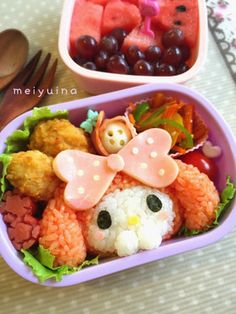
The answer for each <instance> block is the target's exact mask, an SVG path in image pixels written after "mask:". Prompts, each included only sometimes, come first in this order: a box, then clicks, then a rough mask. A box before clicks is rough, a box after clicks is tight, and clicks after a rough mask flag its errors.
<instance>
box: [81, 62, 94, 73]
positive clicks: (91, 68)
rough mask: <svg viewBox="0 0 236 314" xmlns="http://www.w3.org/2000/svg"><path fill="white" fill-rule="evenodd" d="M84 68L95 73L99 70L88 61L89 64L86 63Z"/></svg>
mask: <svg viewBox="0 0 236 314" xmlns="http://www.w3.org/2000/svg"><path fill="white" fill-rule="evenodd" d="M83 67H84V68H86V69H88V70H93V71H96V70H97V67H96V64H95V63H93V62H91V61H88V62H86V63H84V64H83Z"/></svg>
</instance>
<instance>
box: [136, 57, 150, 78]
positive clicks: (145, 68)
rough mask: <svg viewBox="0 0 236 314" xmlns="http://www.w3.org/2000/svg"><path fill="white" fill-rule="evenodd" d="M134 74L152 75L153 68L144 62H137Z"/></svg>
mask: <svg viewBox="0 0 236 314" xmlns="http://www.w3.org/2000/svg"><path fill="white" fill-rule="evenodd" d="M134 74H136V75H147V76H150V75H153V66H152V65H151V63H149V62H147V61H145V60H139V61H137V62H136V63H135V65H134Z"/></svg>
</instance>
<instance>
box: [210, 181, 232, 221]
mask: <svg viewBox="0 0 236 314" xmlns="http://www.w3.org/2000/svg"><path fill="white" fill-rule="evenodd" d="M235 194H236V187H235V185H234V184H233V183H232V182H231V179H230V177H229V176H228V177H227V178H226V187H225V188H224V190H223V191H222V192H221V194H220V204H219V205H218V206H217V208H216V211H215V213H216V219H215V221H214V222H213V224H214V225H218V224H219V222H218V220H219V218H220V216H221V215H222V213H223V212H224V211H225V210H226V209H227V208H228V207H229V205H230V203H231V201H232V200H233V198H234V197H235Z"/></svg>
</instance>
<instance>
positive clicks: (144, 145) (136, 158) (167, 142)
mask: <svg viewBox="0 0 236 314" xmlns="http://www.w3.org/2000/svg"><path fill="white" fill-rule="evenodd" d="M170 148H171V136H170V135H169V133H168V132H166V131H165V130H162V129H158V128H156V129H149V130H147V131H145V132H142V133H140V134H139V135H138V136H136V137H135V138H134V139H132V140H131V141H130V142H129V143H128V144H127V145H126V146H125V147H124V148H123V149H122V150H121V151H120V152H119V155H121V156H122V157H123V159H124V160H125V167H124V169H123V172H125V173H126V174H128V175H130V176H131V177H133V178H135V179H136V180H138V181H140V182H142V183H144V184H146V185H148V186H152V187H155V188H161V187H165V186H168V185H169V184H171V183H172V182H173V181H174V180H175V179H176V177H177V175H178V166H177V164H176V162H175V160H174V159H172V158H171V157H170V156H168V155H167V154H168V152H169V150H170Z"/></svg>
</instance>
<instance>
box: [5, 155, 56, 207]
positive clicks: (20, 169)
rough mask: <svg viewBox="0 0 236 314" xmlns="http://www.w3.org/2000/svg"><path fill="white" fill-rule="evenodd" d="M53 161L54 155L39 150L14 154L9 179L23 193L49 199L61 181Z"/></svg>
mask: <svg viewBox="0 0 236 314" xmlns="http://www.w3.org/2000/svg"><path fill="white" fill-rule="evenodd" d="M52 161H53V158H52V157H49V156H47V155H45V154H43V153H41V152H39V151H37V150H29V151H26V152H19V153H15V154H12V160H11V163H10V165H9V166H8V168H7V179H8V181H9V182H10V183H11V184H12V185H13V186H14V187H15V188H17V189H18V190H19V191H20V192H21V193H22V194H25V195H27V196H31V197H33V198H34V199H35V200H38V201H48V200H49V199H51V198H52V197H53V195H54V191H55V189H56V188H57V187H58V185H59V184H60V182H61V181H60V180H59V179H58V178H57V176H56V175H55V173H54V171H53V168H52Z"/></svg>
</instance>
